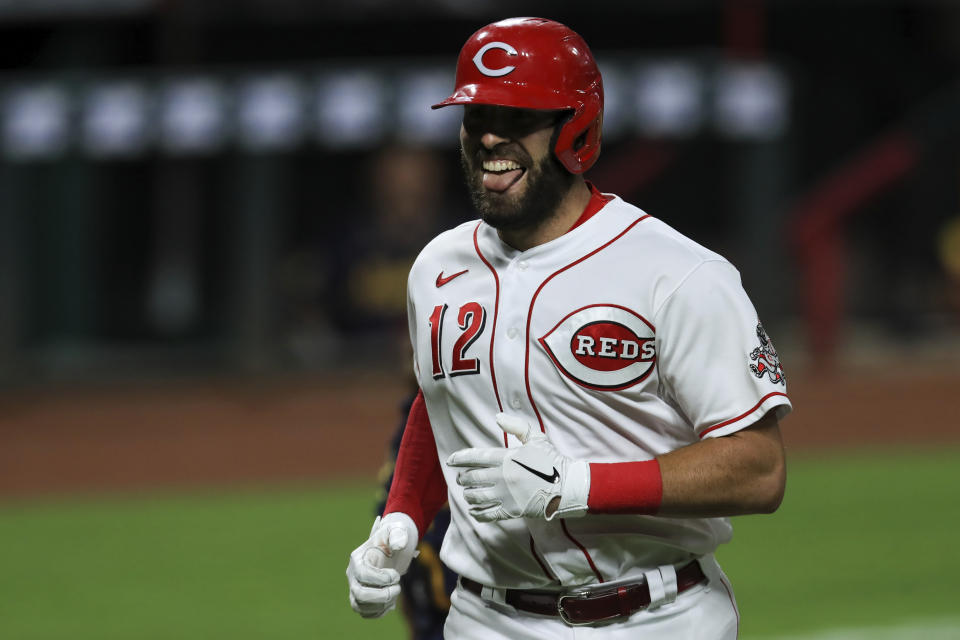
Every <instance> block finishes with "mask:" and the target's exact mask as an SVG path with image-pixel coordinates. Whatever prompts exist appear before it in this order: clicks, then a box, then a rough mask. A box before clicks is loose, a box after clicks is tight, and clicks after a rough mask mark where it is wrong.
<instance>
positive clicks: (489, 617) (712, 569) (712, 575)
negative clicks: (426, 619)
mask: <svg viewBox="0 0 960 640" xmlns="http://www.w3.org/2000/svg"><path fill="white" fill-rule="evenodd" d="M700 566H701V567H702V569H703V572H704V574H706V576H707V581H706V582H704V583H702V584H698V585H696V586H695V587H692V588H690V589H688V590H687V591H684V592H683V593H681V594H679V595H678V596H677V599H676V601H674V602H672V603H670V604H665V605H662V606H660V607H658V608H656V609H653V610H643V611H638V612H636V613H635V614H633V615H632V616H630V617H629V618H627V619H626V620H622V621H618V622H614V623H612V624H606V625H602V626H583V627H572V626H568V625H567V624H566V623H564V622H563V621H562V620H561V619H560V618H559V617H549V616H539V615H536V614H531V613H526V612H524V611H517V610H516V609H514V608H513V607H511V606H509V605H504V604H501V603H496V602H491V601H487V600H483V599H481V598H480V597H479V596H477V595H474V594H473V593H471V592H469V591H467V590H466V589H463V588H462V587H457V589H456V590H455V591H454V593H453V595H452V597H451V599H450V602H451V606H450V613H449V615H448V616H447V622H446V625H445V626H444V631H443V635H444V638H445V640H545V639H546V638H550V639H551V640H552V639H556V640H591V639H594V638H595V639H598V640H599V639H602V640H628V639H629V640H636V639H638V638H650V639H655V638H662V639H664V640H736V638H737V633H738V627H739V620H740V613H739V611H738V610H737V603H736V600H735V599H734V596H733V589H732V588H731V587H730V582H729V580H727V577H726V576H725V575H724V574H723V571H722V570H721V569H720V565H718V564H717V562H716V560H715V559H714V557H713V556H712V555H708V556H704V557H702V558H700Z"/></svg>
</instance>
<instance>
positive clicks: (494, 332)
mask: <svg viewBox="0 0 960 640" xmlns="http://www.w3.org/2000/svg"><path fill="white" fill-rule="evenodd" d="M479 230H480V223H479V222H478V223H477V226H476V227H474V229H473V248H474V250H475V251H476V252H477V255H478V256H479V257H480V260H481V261H482V262H483V264H485V265H487V269H490V273H491V274H493V284H494V288H495V294H494V298H493V327H492V328H491V329H490V380H492V381H493V395H494V396H496V398H497V409H498V410H500V411H503V403H502V402H500V390H499V389H497V374H496V371H494V368H493V340H494V338H495V337H496V335H497V316H498V315H499V313H500V278H499V276H497V270H496V269H494V268H493V265H492V264H490V262H489V261H488V260H487V259H486V257H485V256H484V255H483V252H482V251H480V243H479V242H478V241H477V232H478V231H479ZM503 446H507V434H503Z"/></svg>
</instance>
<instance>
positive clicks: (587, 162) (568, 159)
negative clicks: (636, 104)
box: [554, 99, 603, 173]
mask: <svg viewBox="0 0 960 640" xmlns="http://www.w3.org/2000/svg"><path fill="white" fill-rule="evenodd" d="M602 129H603V110H602V109H601V107H600V101H599V100H597V99H592V100H588V103H587V104H585V105H583V106H582V107H580V108H578V109H577V110H576V111H575V112H574V114H573V116H571V117H570V119H569V120H568V121H567V122H566V123H564V124H563V125H562V126H561V128H560V134H559V135H558V136H557V142H556V144H555V146H554V152H555V153H556V154H557V158H558V159H559V160H560V162H561V163H563V166H565V167H566V168H567V171H570V172H571V173H583V172H584V171H586V170H587V169H589V168H590V167H592V166H593V163H594V162H596V161H597V157H598V156H599V155H600V138H601V133H602Z"/></svg>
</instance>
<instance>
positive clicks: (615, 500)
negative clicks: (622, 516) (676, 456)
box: [587, 458, 663, 515]
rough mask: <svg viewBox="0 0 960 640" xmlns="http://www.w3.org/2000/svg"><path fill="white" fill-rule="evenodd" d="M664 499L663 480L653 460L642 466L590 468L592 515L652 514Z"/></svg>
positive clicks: (596, 464) (621, 464)
mask: <svg viewBox="0 0 960 640" xmlns="http://www.w3.org/2000/svg"><path fill="white" fill-rule="evenodd" d="M662 499H663V478H662V477H661V475H660V463H659V462H658V461H657V459H656V458H654V459H653V460H645V461H643V462H613V463H599V462H594V463H591V464H590V497H589V498H588V499H587V506H588V507H589V509H590V511H591V512H592V513H633V514H646V515H650V514H654V513H656V512H657V511H658V510H659V509H660V501H661V500H662Z"/></svg>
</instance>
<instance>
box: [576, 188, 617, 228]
mask: <svg viewBox="0 0 960 640" xmlns="http://www.w3.org/2000/svg"><path fill="white" fill-rule="evenodd" d="M586 183H587V186H588V187H590V202H588V203H587V207H586V208H585V209H584V210H583V213H581V214H580V217H579V218H577V221H576V222H574V223H573V226H572V227H570V228H569V229H567V233H570V232H571V231H573V230H574V229H576V228H577V227H579V226H580V225H582V224H583V223H584V222H586V221H587V220H589V219H590V218H592V217H593V216H595V215H596V214H597V213H599V212H600V209H603V206H604V205H605V204H607V203H608V202H610V201H611V200H613V196H608V195H604V194H602V193H600V191H599V190H598V189H597V188H596V187H595V186H593V183H592V182H590V181H589V180H586Z"/></svg>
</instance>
